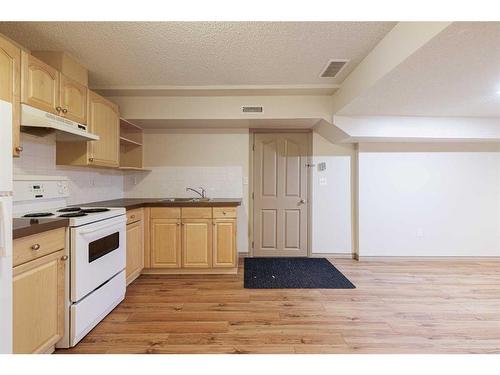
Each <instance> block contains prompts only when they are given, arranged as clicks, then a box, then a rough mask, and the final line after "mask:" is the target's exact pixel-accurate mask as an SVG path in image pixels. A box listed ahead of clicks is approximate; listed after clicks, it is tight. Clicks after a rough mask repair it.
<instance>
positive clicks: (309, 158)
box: [248, 129, 314, 258]
mask: <svg viewBox="0 0 500 375" xmlns="http://www.w3.org/2000/svg"><path fill="white" fill-rule="evenodd" d="M258 133H305V134H307V138H308V139H307V158H306V160H307V163H308V164H309V165H311V166H312V167H314V166H313V165H312V150H313V147H312V146H313V145H312V142H313V136H312V135H313V130H312V129H249V134H250V137H248V139H249V141H248V142H249V147H248V149H249V154H250V156H249V163H248V195H249V197H248V201H249V205H248V206H249V207H248V256H249V257H253V255H254V254H253V253H254V230H253V229H254V228H253V221H254V220H253V219H254V199H253V197H254V185H253V183H254V156H255V155H254V142H255V134H258ZM310 169H311V167H308V168H307V198H306V199H307V202H306V203H307V227H306V228H307V241H306V243H307V257H308V258H310V257H311V256H312V236H311V233H312V230H311V224H312V223H311V222H312V173H311V171H310Z"/></svg>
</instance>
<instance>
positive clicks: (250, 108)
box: [241, 106, 264, 113]
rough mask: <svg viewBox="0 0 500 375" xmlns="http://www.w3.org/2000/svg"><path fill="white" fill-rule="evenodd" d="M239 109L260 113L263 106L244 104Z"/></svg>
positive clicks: (244, 111) (245, 111)
mask: <svg viewBox="0 0 500 375" xmlns="http://www.w3.org/2000/svg"><path fill="white" fill-rule="evenodd" d="M241 111H242V112H243V113H261V112H263V111H264V108H262V107H257V106H244V107H241Z"/></svg>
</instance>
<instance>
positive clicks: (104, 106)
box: [87, 90, 120, 167]
mask: <svg viewBox="0 0 500 375" xmlns="http://www.w3.org/2000/svg"><path fill="white" fill-rule="evenodd" d="M87 124H88V127H89V131H90V132H91V133H94V134H97V135H98V136H99V137H100V138H99V140H98V141H92V142H88V147H89V164H91V165H99V166H103V167H118V164H119V150H120V148H119V147H120V135H119V134H120V117H119V114H118V106H116V105H115V104H113V103H111V102H110V101H108V100H106V99H104V98H103V97H101V96H99V95H97V94H96V93H94V92H92V91H90V90H89V91H88V112H87Z"/></svg>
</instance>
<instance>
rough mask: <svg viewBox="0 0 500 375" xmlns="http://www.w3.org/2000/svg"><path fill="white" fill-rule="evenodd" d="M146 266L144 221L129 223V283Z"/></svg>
mask: <svg viewBox="0 0 500 375" xmlns="http://www.w3.org/2000/svg"><path fill="white" fill-rule="evenodd" d="M143 268H144V222H143V220H138V221H135V222H132V223H130V224H127V268H126V278H127V285H128V284H130V283H131V282H132V281H134V280H135V279H136V278H137V277H138V276H139V275H140V274H141V271H142V269H143Z"/></svg>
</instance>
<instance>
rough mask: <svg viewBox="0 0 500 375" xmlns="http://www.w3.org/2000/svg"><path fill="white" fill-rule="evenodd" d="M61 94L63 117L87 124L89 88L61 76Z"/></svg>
mask: <svg viewBox="0 0 500 375" xmlns="http://www.w3.org/2000/svg"><path fill="white" fill-rule="evenodd" d="M59 93H60V100H59V103H60V106H61V108H62V110H61V112H62V115H63V116H64V117H66V118H68V119H70V120H72V121H76V122H79V123H80V124H86V123H87V87H85V86H84V85H82V84H81V83H78V82H76V81H74V80H72V79H71V78H68V77H66V76H65V75H64V74H61V75H60V86H59Z"/></svg>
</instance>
